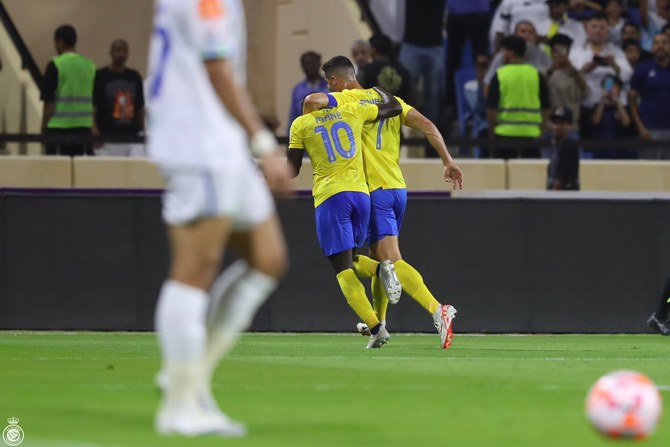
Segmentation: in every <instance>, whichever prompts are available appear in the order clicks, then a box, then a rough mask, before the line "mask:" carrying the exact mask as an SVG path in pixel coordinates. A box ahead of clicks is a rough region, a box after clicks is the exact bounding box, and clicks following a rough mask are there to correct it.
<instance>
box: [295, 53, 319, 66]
mask: <svg viewBox="0 0 670 447" xmlns="http://www.w3.org/2000/svg"><path fill="white" fill-rule="evenodd" d="M308 57H315V58H317V59H319V60H321V55H320V54H319V53H317V52H316V51H305V52H304V53H302V56H300V63H301V64H303V63H304V62H305V59H306V58H308Z"/></svg>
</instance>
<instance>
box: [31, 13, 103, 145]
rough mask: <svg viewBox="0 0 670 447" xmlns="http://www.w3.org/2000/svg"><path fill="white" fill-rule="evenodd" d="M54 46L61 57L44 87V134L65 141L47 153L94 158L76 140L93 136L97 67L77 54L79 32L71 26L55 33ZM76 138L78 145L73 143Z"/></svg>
mask: <svg viewBox="0 0 670 447" xmlns="http://www.w3.org/2000/svg"><path fill="white" fill-rule="evenodd" d="M54 43H55V46H56V52H57V53H58V56H56V57H54V58H53V60H52V61H51V62H49V64H48V65H47V68H46V72H45V75H44V83H43V85H42V101H44V112H43V116H42V132H43V133H44V134H45V135H57V136H60V137H62V138H59V140H61V141H57V142H49V143H47V144H46V153H47V155H69V156H75V155H84V154H86V155H92V154H93V152H92V148H91V145H90V144H88V143H81V142H76V138H77V136H81V135H86V136H90V135H91V129H92V127H93V82H94V80H95V64H94V63H93V61H91V60H90V59H88V58H86V57H84V56H81V55H80V54H77V52H76V49H75V47H76V45H77V32H76V31H75V29H74V28H73V27H72V26H70V25H63V26H60V27H59V28H58V29H56V32H55V33H54ZM73 137H74V140H75V141H72V139H73ZM68 139H69V140H70V141H68Z"/></svg>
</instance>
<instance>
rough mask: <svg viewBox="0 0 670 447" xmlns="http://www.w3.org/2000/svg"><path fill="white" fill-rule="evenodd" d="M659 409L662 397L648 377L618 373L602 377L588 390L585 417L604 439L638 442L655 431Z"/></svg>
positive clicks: (626, 371)
mask: <svg viewBox="0 0 670 447" xmlns="http://www.w3.org/2000/svg"><path fill="white" fill-rule="evenodd" d="M662 406H663V405H662V402H661V394H660V393H659V392H658V389H657V388H656V385H654V382H652V381H651V379H650V378H649V377H647V376H645V375H644V374H641V373H639V372H636V371H628V370H621V371H614V372H611V373H609V374H606V375H604V376H602V377H601V378H600V379H598V381H597V382H596V383H595V384H594V385H593V386H592V387H591V390H590V391H589V394H588V396H587V398H586V415H587V416H588V418H589V421H591V424H593V426H594V427H595V428H596V429H597V430H598V431H599V432H600V433H602V434H603V435H605V436H608V437H610V438H636V439H641V438H645V437H647V436H648V435H650V434H651V433H652V432H653V431H654V428H656V423H657V422H658V419H659V417H660V416H661V407H662Z"/></svg>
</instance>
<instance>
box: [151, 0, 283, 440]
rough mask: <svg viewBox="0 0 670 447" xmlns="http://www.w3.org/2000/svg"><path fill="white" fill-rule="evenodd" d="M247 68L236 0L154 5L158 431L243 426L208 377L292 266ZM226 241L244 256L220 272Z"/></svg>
mask: <svg viewBox="0 0 670 447" xmlns="http://www.w3.org/2000/svg"><path fill="white" fill-rule="evenodd" d="M245 65H246V25H245V16H244V9H243V7H242V4H241V2H240V0H158V1H157V2H156V7H155V16H154V31H153V37H152V40H151V48H150V61H149V78H150V79H149V97H150V103H149V110H150V115H149V116H150V124H149V133H148V151H149V156H150V158H151V159H152V160H153V161H154V162H155V163H156V164H157V165H158V166H159V167H160V169H161V171H162V172H163V174H164V176H165V179H166V181H167V188H166V191H165V193H164V196H163V219H164V220H165V222H166V225H167V227H168V235H169V242H170V251H171V255H172V259H171V264H170V272H169V277H168V278H167V279H166V281H165V282H164V283H163V287H162V289H161V292H160V297H159V299H158V306H157V309H156V330H157V332H158V338H159V341H160V347H161V352H162V356H163V368H162V371H161V373H160V375H159V382H160V385H161V386H162V387H163V390H164V396H163V402H162V403H161V406H160V408H159V410H158V414H157V416H156V430H157V431H158V432H159V433H161V434H177V435H184V436H198V435H204V434H218V435H221V436H244V435H245V434H246V427H245V426H244V425H242V424H240V423H238V422H235V421H233V420H231V419H230V418H228V417H227V416H226V415H225V414H224V413H223V412H222V411H221V410H220V409H219V407H218V405H217V403H216V401H215V399H214V396H213V395H212V392H211V380H212V375H213V372H214V370H215V368H216V366H217V364H218V363H219V361H220V359H221V358H222V357H223V356H224V355H225V354H226V353H227V352H228V351H229V350H230V349H231V348H232V347H233V345H234V344H235V342H236V340H237V339H238V337H239V335H240V333H241V332H243V331H244V330H246V329H247V328H248V326H249V325H250V323H251V320H252V318H253V316H254V314H255V313H256V311H257V309H258V308H259V306H260V305H261V304H262V303H263V302H264V301H265V300H266V298H267V297H268V296H269V295H270V294H271V293H272V292H273V291H274V290H275V288H276V285H277V282H278V279H279V278H280V277H281V276H282V275H283V274H284V272H285V271H286V269H287V266H288V259H287V252H286V245H285V241H284V236H283V234H282V230H281V227H280V224H279V220H278V218H277V215H276V212H275V208H274V202H273V199H272V197H271V194H270V192H269V190H268V187H267V185H266V181H267V183H268V184H269V185H270V187H271V188H273V189H274V190H276V191H278V192H285V191H287V190H288V188H289V187H290V183H289V172H288V167H287V166H286V163H285V159H284V157H283V156H282V155H283V154H280V153H279V148H278V147H277V143H276V140H275V138H274V136H273V135H272V134H271V133H270V132H269V131H268V130H266V129H265V128H264V126H263V124H262V121H261V119H260V117H259V115H258V112H257V111H256V109H255V107H254V106H253V105H252V103H251V101H250V98H249V94H248V92H247V90H246V87H245V83H246V79H245V78H246V73H245V71H246V68H245ZM252 155H253V156H255V157H257V158H259V159H260V164H261V169H262V171H263V172H262V173H261V172H258V170H257V169H256V167H255V165H254V162H253V160H252ZM263 176H265V180H264V179H263ZM229 241H230V244H231V245H232V246H233V248H234V249H235V251H236V253H237V254H238V255H239V256H240V259H238V260H237V261H236V262H235V263H234V264H233V265H231V266H230V267H228V268H227V269H226V270H225V271H224V272H223V273H222V274H221V275H220V276H218V277H217V275H218V272H219V269H220V264H221V260H222V256H223V252H224V249H225V246H226V243H227V242H229Z"/></svg>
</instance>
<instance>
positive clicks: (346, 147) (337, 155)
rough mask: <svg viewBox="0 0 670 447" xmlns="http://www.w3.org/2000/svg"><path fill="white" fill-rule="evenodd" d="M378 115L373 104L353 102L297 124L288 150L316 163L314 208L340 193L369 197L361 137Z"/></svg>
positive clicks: (297, 121) (313, 165)
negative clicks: (303, 151) (299, 150)
mask: <svg viewBox="0 0 670 447" xmlns="http://www.w3.org/2000/svg"><path fill="white" fill-rule="evenodd" d="M378 113H379V109H378V108H377V106H375V105H373V104H358V103H355V102H352V103H349V104H344V105H342V106H341V107H337V108H328V109H323V110H318V111H316V112H312V113H308V114H306V115H302V116H300V117H298V118H296V120H295V121H293V124H291V133H290V137H289V145H288V149H289V150H296V149H303V150H305V151H306V152H307V155H308V156H309V159H310V161H311V162H312V170H313V182H314V186H313V188H312V195H313V196H314V207H318V206H319V205H320V204H321V203H322V202H323V201H324V200H326V199H328V198H329V197H332V196H333V195H335V194H337V193H340V192H345V191H349V192H364V193H366V194H367V193H368V186H367V183H366V181H365V170H364V167H363V153H362V152H363V151H362V146H363V144H362V142H361V134H362V132H363V125H364V124H365V123H366V122H369V121H374V120H376V119H377V115H378Z"/></svg>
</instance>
